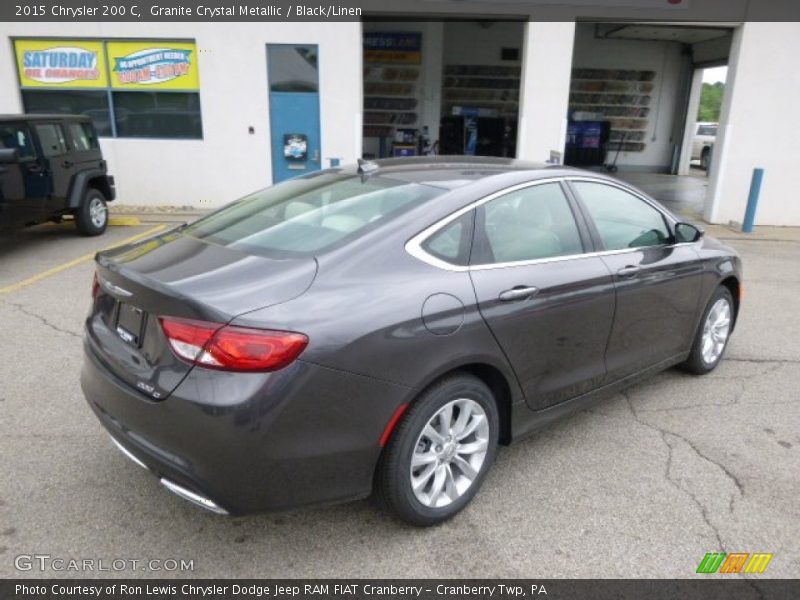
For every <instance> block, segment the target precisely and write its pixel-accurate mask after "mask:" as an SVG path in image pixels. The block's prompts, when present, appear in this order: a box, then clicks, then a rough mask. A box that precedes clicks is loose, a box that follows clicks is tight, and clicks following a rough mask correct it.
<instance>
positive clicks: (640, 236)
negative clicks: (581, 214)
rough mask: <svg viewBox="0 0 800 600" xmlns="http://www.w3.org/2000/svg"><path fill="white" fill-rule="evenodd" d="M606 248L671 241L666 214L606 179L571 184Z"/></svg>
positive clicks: (638, 246) (656, 244)
mask: <svg viewBox="0 0 800 600" xmlns="http://www.w3.org/2000/svg"><path fill="white" fill-rule="evenodd" d="M572 185H573V186H574V187H575V189H576V191H577V192H578V195H579V196H580V199H581V201H582V202H583V205H584V206H585V207H586V210H587V211H588V212H589V216H590V217H591V218H592V220H593V221H594V225H595V227H596V228H597V233H598V234H599V235H600V239H601V240H602V242H603V247H604V248H605V249H606V250H623V249H627V248H641V247H646V246H660V245H664V244H668V243H670V241H671V238H672V236H671V235H670V231H669V228H668V227H667V223H666V221H665V220H664V217H663V215H662V214H661V213H660V212H659V211H658V210H656V209H655V208H653V207H652V206H650V205H649V204H648V203H647V202H645V201H644V200H642V199H641V198H638V197H637V196H634V195H633V194H630V193H628V192H626V191H625V190H622V189H620V188H618V187H615V186H612V185H607V184H605V183H593V182H587V181H576V182H573V184H572Z"/></svg>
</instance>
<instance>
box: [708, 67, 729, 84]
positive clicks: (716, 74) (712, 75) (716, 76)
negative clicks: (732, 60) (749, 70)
mask: <svg viewBox="0 0 800 600" xmlns="http://www.w3.org/2000/svg"><path fill="white" fill-rule="evenodd" d="M727 76H728V67H714V68H713V69H705V70H704V71H703V82H704V83H716V82H718V81H721V82H722V83H725V78H726V77H727Z"/></svg>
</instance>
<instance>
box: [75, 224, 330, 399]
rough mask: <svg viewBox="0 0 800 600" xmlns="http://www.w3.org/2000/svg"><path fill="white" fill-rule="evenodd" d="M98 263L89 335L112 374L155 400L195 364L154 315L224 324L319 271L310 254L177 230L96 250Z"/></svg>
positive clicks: (282, 297) (295, 291)
mask: <svg viewBox="0 0 800 600" xmlns="http://www.w3.org/2000/svg"><path fill="white" fill-rule="evenodd" d="M97 265H98V266H97V277H98V284H99V290H98V294H97V297H96V299H95V301H94V304H93V308H92V312H91V314H90V316H89V319H88V322H87V333H88V341H89V343H90V345H91V347H92V349H93V350H94V352H95V354H96V355H97V356H98V358H99V359H100V360H101V361H102V362H103V363H104V364H105V365H106V367H107V368H108V369H109V370H110V371H112V372H113V373H114V375H116V376H117V377H118V378H119V379H120V380H122V381H123V382H125V383H126V384H128V385H130V386H132V387H134V388H136V389H137V390H139V391H140V392H141V393H143V394H145V395H147V396H148V397H150V398H152V399H154V400H162V399H164V398H166V397H167V396H168V395H169V394H170V393H171V392H172V391H173V390H174V389H175V387H177V386H178V384H180V382H181V381H182V380H183V378H184V377H185V376H186V375H187V374H188V372H189V371H190V370H191V369H192V366H191V365H189V364H188V363H186V362H184V361H182V360H180V359H179V358H178V357H177V356H175V354H174V353H173V352H172V350H171V348H170V346H169V342H168V340H167V338H166V336H165V335H164V332H163V330H162V328H161V324H160V323H159V317H162V316H175V317H182V318H188V319H198V320H201V321H208V322H215V323H227V322H229V321H230V320H231V319H233V318H234V317H236V316H238V315H241V314H244V313H247V312H250V311H252V310H256V309H258V308H264V307H267V306H272V305H274V304H280V303H281V302H286V301H288V300H291V299H292V298H296V297H297V296H299V295H300V294H302V293H303V292H304V291H305V290H306V289H308V287H309V286H310V285H311V283H312V282H313V280H314V277H315V275H316V270H317V264H316V260H315V259H314V258H311V257H306V258H292V259H273V258H266V257H263V256H253V255H251V254H247V253H244V252H240V251H238V250H232V249H230V248H226V247H223V246H218V245H215V244H210V243H206V242H203V241H200V240H198V239H195V238H193V237H190V236H187V235H183V234H181V233H179V232H174V233H169V234H166V235H162V236H159V237H156V238H153V239H151V240H148V241H145V242H141V243H139V244H134V245H131V246H124V247H122V248H119V249H114V250H111V251H108V252H104V253H101V254H99V255H98V257H97Z"/></svg>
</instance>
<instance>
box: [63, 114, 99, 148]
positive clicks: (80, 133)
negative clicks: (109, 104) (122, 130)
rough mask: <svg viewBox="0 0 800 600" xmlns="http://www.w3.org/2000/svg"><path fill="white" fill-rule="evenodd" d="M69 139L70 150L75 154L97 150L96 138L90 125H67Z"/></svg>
mask: <svg viewBox="0 0 800 600" xmlns="http://www.w3.org/2000/svg"><path fill="white" fill-rule="evenodd" d="M67 129H69V137H70V138H72V149H73V150H75V151H77V152H82V151H86V150H94V149H96V148H97V136H96V135H95V132H94V127H92V126H91V124H90V123H78V122H76V121H73V122H71V123H67Z"/></svg>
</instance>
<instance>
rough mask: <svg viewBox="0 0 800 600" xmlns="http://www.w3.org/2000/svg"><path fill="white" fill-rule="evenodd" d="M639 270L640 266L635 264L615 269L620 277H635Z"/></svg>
mask: <svg viewBox="0 0 800 600" xmlns="http://www.w3.org/2000/svg"><path fill="white" fill-rule="evenodd" d="M641 270H642V269H641V267H637V266H636V265H627V266H625V267H622V268H621V269H620V270H619V271H617V275H619V276H620V277H636V276H637V275H638V274H639V272H640V271H641Z"/></svg>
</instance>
